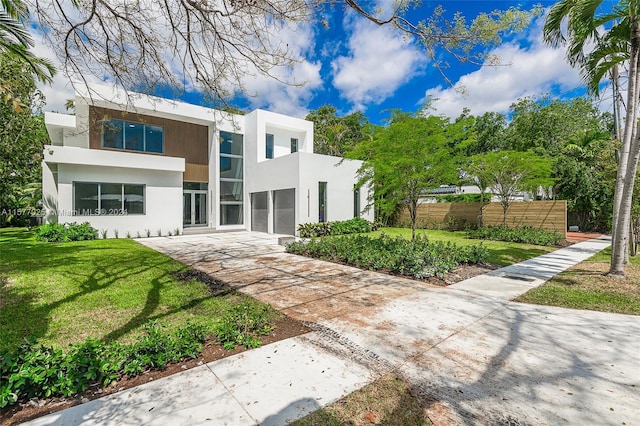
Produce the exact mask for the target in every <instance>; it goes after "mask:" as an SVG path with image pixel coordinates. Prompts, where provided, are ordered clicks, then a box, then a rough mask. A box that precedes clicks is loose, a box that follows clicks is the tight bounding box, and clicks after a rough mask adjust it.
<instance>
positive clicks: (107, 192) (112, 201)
mask: <svg viewBox="0 0 640 426" xmlns="http://www.w3.org/2000/svg"><path fill="white" fill-rule="evenodd" d="M120 209H124V207H123V206H122V184H121V183H101V184H100V210H106V211H108V212H113V211H115V210H120ZM103 214H104V213H103Z"/></svg>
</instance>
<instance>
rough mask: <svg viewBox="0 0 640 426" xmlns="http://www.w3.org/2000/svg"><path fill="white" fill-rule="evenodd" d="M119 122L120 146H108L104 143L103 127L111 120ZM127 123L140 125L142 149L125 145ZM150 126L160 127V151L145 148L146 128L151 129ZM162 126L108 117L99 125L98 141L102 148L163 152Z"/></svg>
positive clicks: (146, 152) (152, 152) (148, 152)
mask: <svg viewBox="0 0 640 426" xmlns="http://www.w3.org/2000/svg"><path fill="white" fill-rule="evenodd" d="M114 121H117V122H120V123H122V129H121V130H120V138H121V141H122V144H121V145H122V148H119V147H117V146H116V147H114V146H108V145H105V138H104V137H105V131H104V127H105V125H106V124H107V123H111V122H114ZM129 125H138V126H142V131H141V133H142V149H141V150H139V149H132V148H128V147H127V128H128V126H129ZM151 127H153V128H155V129H156V130H157V129H161V130H162V132H161V137H162V140H161V148H162V150H161V151H149V150H147V130H149V131H151V129H150V128H151ZM164 130H165V129H164V126H161V125H159V124H151V123H149V124H145V123H141V122H138V121H128V120H122V119H119V118H108V119H104V120H102V124H101V126H100V143H101V147H102V148H103V149H113V150H117V151H127V152H141V153H145V154H164V153H165V138H164Z"/></svg>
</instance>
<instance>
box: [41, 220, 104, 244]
mask: <svg viewBox="0 0 640 426" xmlns="http://www.w3.org/2000/svg"><path fill="white" fill-rule="evenodd" d="M36 238H37V239H38V240H40V241H47V242H50V243H58V242H67V241H84V240H95V239H96V238H98V230H97V229H95V228H93V227H92V226H91V224H90V223H89V222H84V223H75V222H74V223H64V224H62V223H47V224H44V225H42V226H39V227H38V229H37V230H36Z"/></svg>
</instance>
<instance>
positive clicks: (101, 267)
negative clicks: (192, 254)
mask: <svg viewBox="0 0 640 426" xmlns="http://www.w3.org/2000/svg"><path fill="white" fill-rule="evenodd" d="M185 269H186V267H185V266H184V265H183V264H181V263H180V262H177V261H175V260H173V259H171V258H169V257H167V256H165V255H162V254H160V253H157V252H155V251H153V250H151V249H149V248H146V247H144V246H142V245H140V244H138V243H137V242H135V241H133V240H129V239H117V240H115V239H111V240H95V241H83V242H71V243H44V242H39V241H36V239H35V237H34V234H33V232H30V231H26V230H25V229H17V228H6V229H0V350H4V349H11V348H15V347H16V346H17V345H18V344H20V343H21V342H22V341H23V338H24V337H27V336H34V337H36V338H38V339H39V341H41V342H42V343H45V344H50V345H53V346H56V347H66V346H67V345H68V344H70V343H78V342H81V341H84V340H85V339H86V338H87V337H89V336H91V337H95V338H98V339H101V340H104V341H113V340H117V341H120V342H130V341H132V340H133V339H134V337H135V336H136V335H137V334H138V333H139V331H140V327H141V326H142V325H143V324H145V323H146V322H148V321H149V320H158V321H159V322H160V323H162V324H166V325H167V326H169V327H171V328H177V327H181V326H184V325H185V324H186V321H187V320H190V321H191V322H194V323H199V324H204V325H206V326H213V325H214V324H215V323H216V322H217V321H218V319H219V318H220V317H221V315H223V314H224V313H225V312H227V311H228V309H229V308H230V307H232V306H234V305H236V304H238V303H242V302H247V301H252V300H253V299H251V298H250V297H248V296H245V295H242V294H239V293H235V292H227V294H225V295H220V296H216V297H212V295H211V293H210V292H209V290H208V288H207V287H206V285H205V284H203V283H200V282H198V281H194V280H192V281H188V282H183V281H181V280H179V279H177V278H175V277H174V275H173V274H174V273H176V272H179V271H183V270H185ZM252 303H256V304H257V303H259V302H257V301H254V302H252Z"/></svg>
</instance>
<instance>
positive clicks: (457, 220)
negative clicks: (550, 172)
mask: <svg viewBox="0 0 640 426" xmlns="http://www.w3.org/2000/svg"><path fill="white" fill-rule="evenodd" d="M479 213H480V203H425V204H420V205H419V206H418V219H417V225H418V227H419V228H432V229H433V228H437V229H464V228H466V227H467V226H469V225H471V226H477V224H478V214H479ZM482 220H483V223H484V224H485V225H502V205H501V204H500V203H485V205H484V209H483V214H482ZM399 222H400V224H401V225H402V226H410V224H411V219H410V218H409V212H408V211H407V210H406V209H404V210H403V211H402V213H401V214H400V218H399ZM527 225H528V226H533V227H534V228H539V229H544V230H547V231H557V232H559V233H560V234H562V235H564V236H565V237H566V232H567V202H566V200H554V201H523V202H514V203H512V204H511V205H510V206H509V210H507V226H510V227H516V226H527Z"/></svg>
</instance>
